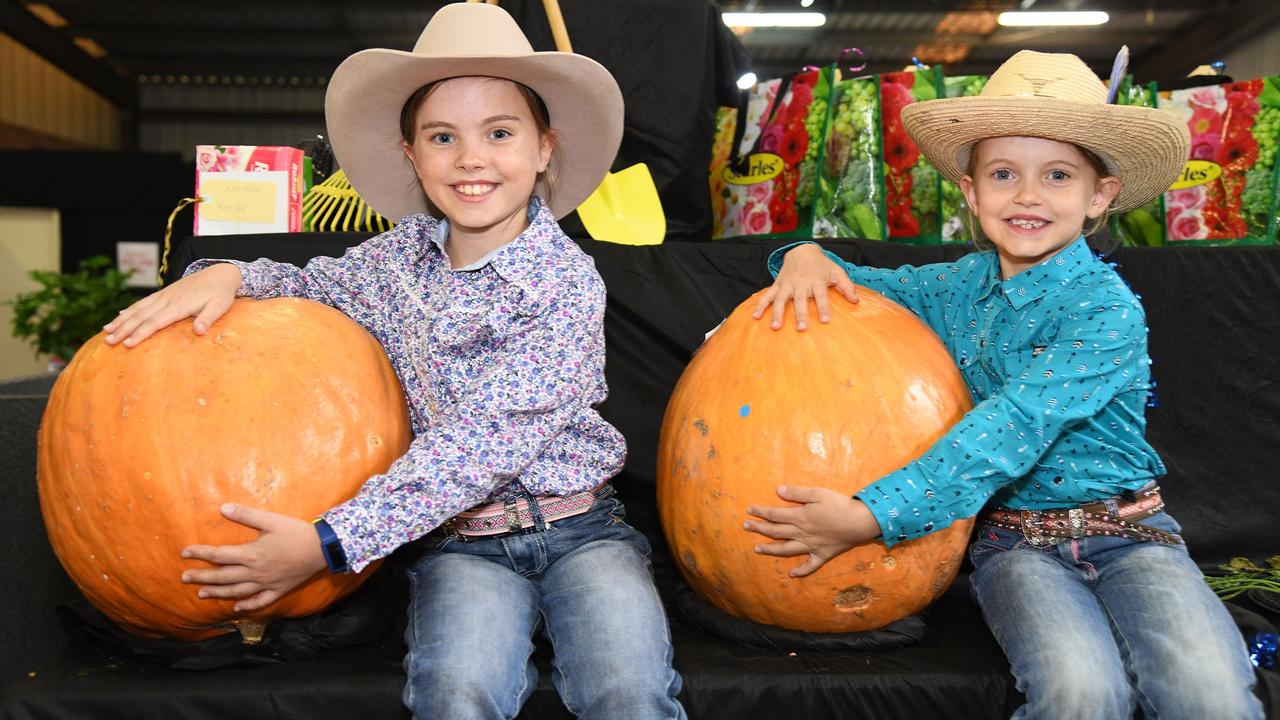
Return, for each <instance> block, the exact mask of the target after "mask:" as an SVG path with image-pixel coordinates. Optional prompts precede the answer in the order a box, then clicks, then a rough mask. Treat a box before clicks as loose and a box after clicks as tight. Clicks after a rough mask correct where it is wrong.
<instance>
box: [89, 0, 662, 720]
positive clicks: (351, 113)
mask: <svg viewBox="0 0 1280 720" xmlns="http://www.w3.org/2000/svg"><path fill="white" fill-rule="evenodd" d="M622 109H623V108H622V97H621V93H620V92H619V90H618V87H617V84H616V82H615V81H614V79H613V78H612V77H611V76H610V75H609V73H608V71H606V70H605V69H604V68H603V67H601V66H600V65H598V64H597V63H595V62H594V61H592V60H589V59H587V58H585V57H582V56H579V55H573V54H571V53H554V52H539V53H535V52H532V50H531V48H530V46H529V43H528V41H527V40H526V39H525V37H524V35H523V34H522V33H521V32H520V30H519V28H518V27H517V26H516V24H515V22H514V21H513V20H512V19H511V17H510V16H509V15H508V14H507V13H506V12H505V11H503V10H501V9H499V8H497V7H496V6H493V5H489V4H483V3H479V4H453V5H446V6H445V7H444V8H442V9H441V10H439V11H438V12H437V13H436V14H435V16H434V17H433V18H432V20H431V22H430V23H429V24H428V25H427V27H426V29H425V30H424V31H423V33H422V36H421V38H420V39H419V41H418V43H417V45H416V47H415V48H414V50H413V52H411V53H406V52H401V51H394V50H366V51H363V52H359V53H356V54H355V55H352V56H351V57H349V58H347V60H346V61H344V62H343V63H342V65H341V66H339V68H338V69H337V71H336V72H335V73H334V75H333V78H332V80H331V81H330V84H329V89H328V94H327V97H326V115H327V121H328V127H329V132H330V137H331V139H332V142H333V145H334V150H335V153H336V155H337V158H338V160H339V161H340V163H341V165H342V166H343V168H344V169H345V170H346V173H347V176H348V178H349V179H350V181H351V183H352V185H353V186H354V187H355V188H356V189H357V190H358V191H359V192H360V194H361V195H362V197H364V198H365V199H366V200H367V201H368V202H369V203H370V205H372V206H373V207H374V209H376V210H378V211H379V212H380V213H381V214H383V215H384V216H386V217H388V218H393V219H395V220H397V221H398V224H397V225H396V227H395V228H394V229H393V230H391V231H389V232H386V233H383V234H382V235H379V236H377V237H375V238H373V239H371V240H369V241H367V242H365V243H363V244H362V245H360V246H358V247H355V248H352V249H351V250H349V251H348V252H347V253H346V254H345V255H343V256H342V257H341V258H336V259H335V258H323V257H322V258H316V259H314V260H312V261H311V262H309V263H308V264H307V265H306V267H303V268H298V267H294V266H291V265H286V264H282V263H276V262H272V261H269V260H258V261H256V262H252V263H238V262H221V261H200V262H198V263H195V264H193V265H192V266H191V267H190V268H188V272H187V275H186V277H184V278H183V279H182V280H181V281H179V282H177V283H175V284H173V285H172V286H171V287H168V288H165V289H164V290H161V291H160V292H157V293H155V294H154V295H152V296H150V297H148V298H145V299H143V300H141V301H139V302H138V303H136V304H135V305H134V306H133V307H131V308H129V309H128V310H126V311H124V312H123V313H122V314H121V315H120V316H119V317H118V318H117V319H116V320H114V321H113V322H112V323H110V324H109V325H107V326H106V330H107V332H108V333H109V336H108V338H107V340H108V342H109V343H113V344H114V343H122V344H123V345H125V346H126V347H134V346H137V345H138V343H140V342H142V341H144V340H145V339H146V338H147V337H148V336H149V335H151V334H152V333H153V332H155V331H156V330H158V329H160V328H162V327H164V326H166V325H169V324H171V323H173V322H177V321H179V320H183V319H185V318H189V317H194V322H193V327H194V331H195V332H196V333H205V332H208V331H209V329H210V327H211V326H212V325H213V324H214V323H215V322H216V321H217V319H218V317H220V316H221V315H222V314H223V312H225V311H226V309H227V308H228V307H229V306H230V304H231V302H232V300H233V299H234V298H235V297H236V296H237V295H239V296H248V297H253V298H266V297H276V296H293V297H304V298H310V299H312V300H317V301H320V302H323V303H326V304H329V305H332V306H333V307H335V308H337V309H339V310H341V311H342V312H344V313H346V314H347V315H348V316H350V317H351V318H352V319H354V320H355V321H357V322H359V323H360V324H361V325H363V326H364V327H365V328H367V329H368V330H369V332H371V333H372V334H373V335H374V336H375V337H376V338H377V339H378V340H379V341H380V342H381V343H382V345H383V347H384V348H385V349H386V352H387V355H388V357H389V358H390V359H391V362H392V364H393V366H394V367H395V369H396V373H397V375H398V376H399V378H400V381H401V383H402V385H403V387H404V390H405V394H406V396H407V397H408V399H409V405H410V410H411V418H412V422H413V429H414V433H415V437H414V440H413V442H412V444H411V447H410V449H409V451H408V452H407V453H406V454H405V455H404V456H403V457H401V458H400V459H399V460H397V461H396V462H395V463H393V464H392V466H391V467H390V468H389V469H388V470H387V472H386V473H384V474H382V475H377V476H374V477H371V478H369V479H368V481H367V482H365V484H364V486H363V488H362V489H361V490H360V492H359V493H358V494H357V495H356V496H355V497H354V498H352V499H351V500H349V501H347V502H345V503H343V504H341V505H338V506H337V507H334V508H331V509H330V510H328V511H326V512H325V513H323V515H322V517H321V518H318V519H316V520H315V521H314V522H312V521H310V519H306V518H295V517H288V516H284V515H279V514H275V513H271V512H267V511H265V510H262V509H258V508H253V507H248V506H243V505H227V506H224V507H223V508H222V512H223V514H224V515H226V517H227V518H229V519H230V520H233V521H235V522H239V523H242V524H245V525H248V526H250V527H253V528H256V529H258V530H259V531H260V533H259V536H258V538H257V539H256V540H255V541H253V542H251V543H248V544H246V545H241V546H222V547H211V546H205V545H192V546H190V547H188V548H186V549H185V550H184V551H183V557H187V558H192V559H198V560H204V561H207V562H208V563H211V564H212V565H213V566H214V567H212V568H208V569H191V570H188V571H186V572H185V573H184V575H183V577H182V580H183V582H187V583H192V584H195V585H198V586H200V589H199V594H200V596H201V597H208V598H236V599H238V600H239V602H237V604H236V608H237V609H238V610H252V609H257V608H261V607H263V606H265V605H268V604H270V603H271V602H273V601H275V600H276V599H278V598H279V597H281V596H282V595H284V594H285V593H288V592H289V591H290V590H291V589H292V588H294V587H296V586H297V585H298V584H300V583H301V582H302V581H304V580H305V579H307V578H308V577H310V576H311V575H312V574H314V573H316V572H322V571H324V572H328V571H333V572H360V571H361V570H362V569H364V568H365V567H366V566H368V565H369V563H371V562H372V561H373V560H375V559H377V558H380V557H383V556H386V555H387V554H389V553H390V552H392V551H393V550H395V549H396V548H397V547H400V546H401V545H404V544H406V543H410V542H414V541H417V540H419V539H420V538H424V537H426V538H427V540H426V541H425V544H426V547H427V551H426V552H425V554H424V555H423V556H422V558H421V559H420V560H418V561H416V563H415V565H414V566H413V567H412V568H411V570H410V578H411V590H412V604H411V606H410V609H409V626H408V630H407V633H406V641H407V644H408V647H409V653H408V656H407V657H406V658H405V669H406V672H407V674H408V681H407V683H406V686H405V692H404V701H405V704H406V705H407V706H408V707H409V708H410V709H411V710H412V711H413V714H414V716H415V717H418V718H462V717H486V718H487V717H495V718H496V717H505V718H510V717H514V716H515V715H516V714H517V713H518V712H519V710H520V707H521V706H522V705H523V704H524V702H525V700H526V699H527V698H528V696H529V695H530V693H531V692H532V691H533V689H534V687H535V686H536V680H537V671H536V669H535V668H534V666H533V664H532V662H531V661H530V655H531V653H532V651H533V642H532V638H533V635H534V633H535V632H536V631H537V629H538V628H539V627H541V628H542V630H543V632H544V633H545V634H546V636H547V637H548V638H549V639H550V641H551V643H552V645H553V647H554V649H555V660H554V666H555V673H554V675H553V679H554V681H555V684H556V687H557V689H558V690H559V691H560V695H561V698H562V699H563V700H564V702H565V704H566V706H567V707H568V708H569V710H571V711H572V712H573V713H575V714H577V715H579V716H581V717H591V718H608V719H610V720H613V719H617V718H683V717H684V710H683V709H682V708H681V706H680V704H679V703H678V702H677V700H676V694H677V693H678V692H679V690H680V684H681V683H680V677H679V675H677V674H676V672H675V671H674V670H673V669H672V666H671V640H670V632H669V630H668V628H667V621H666V615H665V613H664V611H663V608H662V604H661V602H660V600H659V598H658V595H657V592H656V591H655V589H654V587H653V582H652V577H651V575H650V570H649V565H648V559H647V555H648V552H649V547H648V543H647V542H646V540H645V538H644V537H643V535H641V534H640V533H638V532H637V531H636V530H634V529H633V528H631V527H630V526H628V525H627V524H626V523H625V522H623V509H622V507H621V505H620V503H619V502H618V500H617V499H616V498H615V497H614V492H613V489H612V487H611V486H610V485H609V483H608V480H609V478H610V477H612V476H613V475H614V474H616V473H617V472H618V471H619V470H620V469H621V467H622V464H623V459H624V457H625V454H626V445H625V442H624V440H623V438H622V436H621V435H620V434H619V433H618V431H617V430H616V429H615V428H613V427H612V426H611V425H610V424H609V423H607V422H605V421H604V419H602V418H601V417H600V415H599V414H598V413H597V412H596V410H595V409H594V406H595V405H597V404H598V403H600V402H601V401H603V400H604V398H605V393H606V388H605V380H604V357H605V354H604V337H603V316H604V306H605V292H604V285H603V283H602V281H601V279H600V276H599V274H598V273H597V272H596V270H595V266H594V264H593V263H592V261H591V259H590V258H589V257H588V256H587V255H586V254H585V253H583V252H582V251H581V249H579V248H578V247H577V245H576V244H575V243H574V242H573V241H571V240H570V239H569V238H568V237H566V236H565V234H564V233H563V232H562V231H561V229H560V226H559V225H558V224H557V223H556V219H557V218H558V217H560V216H563V215H565V214H567V213H568V212H570V211H572V210H573V209H574V208H575V207H577V205H578V204H579V203H580V202H581V201H582V200H583V199H585V198H586V197H587V196H588V195H589V194H590V193H591V192H592V191H593V190H594V189H595V187H596V186H597V185H598V184H599V182H600V180H601V179H602V178H603V177H604V175H605V173H606V172H607V171H608V169H609V166H610V164H611V163H612V161H613V157H614V154H615V152H616V150H617V147H618V144H619V142H620V139H621V134H622ZM300 421H301V422H305V418H301V419H300ZM317 481H318V482H323V479H322V478H317ZM326 565H327V566H328V570H326Z"/></svg>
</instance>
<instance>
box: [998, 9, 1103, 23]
mask: <svg viewBox="0 0 1280 720" xmlns="http://www.w3.org/2000/svg"><path fill="white" fill-rule="evenodd" d="M1110 19H1111V16H1110V15H1107V14H1106V13H1104V12H1102V11H1101V10H1081V11H1077V12H1050V11H1041V12H1036V11H1030V12H1022V11H1012V12H1002V13H1000V17H998V18H997V19H996V22H998V23H1000V24H1001V25H1004V26H1005V27H1057V26H1065V25H1102V24H1103V23H1105V22H1107V21H1108V20H1110Z"/></svg>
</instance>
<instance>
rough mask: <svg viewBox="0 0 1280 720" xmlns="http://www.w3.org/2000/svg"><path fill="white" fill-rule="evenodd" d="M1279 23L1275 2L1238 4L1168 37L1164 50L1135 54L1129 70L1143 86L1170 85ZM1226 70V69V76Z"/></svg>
mask: <svg viewBox="0 0 1280 720" xmlns="http://www.w3.org/2000/svg"><path fill="white" fill-rule="evenodd" d="M1277 22H1280V2H1277V0H1238V1H1237V2H1234V3H1232V4H1231V5H1230V7H1229V9H1228V10H1226V11H1222V12H1215V13H1212V14H1210V15H1208V16H1206V17H1203V18H1200V19H1198V20H1196V21H1195V22H1191V23H1187V26H1186V28H1185V29H1184V30H1183V31H1182V32H1179V33H1176V34H1173V35H1171V36H1170V37H1169V39H1168V41H1167V42H1166V43H1165V44H1164V46H1163V47H1162V48H1160V49H1158V50H1155V51H1153V52H1148V53H1141V54H1137V55H1136V56H1135V57H1134V61H1133V63H1132V64H1131V65H1130V68H1131V70H1132V72H1133V74H1134V77H1137V78H1139V79H1141V80H1142V81H1143V82H1148V81H1151V80H1155V81H1156V82H1158V83H1162V84H1171V83H1173V82H1174V81H1176V80H1179V79H1181V78H1183V77H1185V76H1186V75H1187V73H1189V72H1191V71H1192V70H1194V69H1196V67H1197V66H1199V65H1202V64H1205V63H1206V62H1207V61H1208V60H1212V59H1216V58H1218V57H1220V56H1221V55H1223V54H1224V53H1225V52H1227V51H1229V50H1232V49H1234V48H1236V47H1237V46H1239V45H1242V44H1244V43H1246V42H1247V41H1248V40H1249V39H1251V38H1255V37H1260V36H1261V35H1262V34H1263V33H1265V32H1266V31H1267V30H1270V29H1271V28H1272V27H1273V26H1275V25H1276V23H1277ZM1229 71H1230V68H1228V72H1229Z"/></svg>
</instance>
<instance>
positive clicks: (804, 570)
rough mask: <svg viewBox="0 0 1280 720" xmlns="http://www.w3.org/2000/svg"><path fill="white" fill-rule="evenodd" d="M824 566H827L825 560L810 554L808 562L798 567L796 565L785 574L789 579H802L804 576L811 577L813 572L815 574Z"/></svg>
mask: <svg viewBox="0 0 1280 720" xmlns="http://www.w3.org/2000/svg"><path fill="white" fill-rule="evenodd" d="M826 564H827V561H826V559H825V558H821V557H818V556H817V555H814V554H812V553H810V554H809V559H808V560H806V561H804V562H803V563H801V564H800V565H797V566H795V567H793V568H791V571H790V572H789V573H787V574H788V575H790V576H791V577H804V576H805V575H812V574H813V573H814V572H817V570H818V568H820V567H822V566H823V565H826Z"/></svg>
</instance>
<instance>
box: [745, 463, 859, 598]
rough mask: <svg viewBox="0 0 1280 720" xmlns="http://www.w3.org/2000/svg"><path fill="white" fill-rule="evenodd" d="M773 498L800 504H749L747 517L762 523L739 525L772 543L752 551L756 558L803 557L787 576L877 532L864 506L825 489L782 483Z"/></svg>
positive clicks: (803, 571) (806, 569) (809, 568)
mask: <svg viewBox="0 0 1280 720" xmlns="http://www.w3.org/2000/svg"><path fill="white" fill-rule="evenodd" d="M778 497H780V498H782V499H783V500H788V501H791V502H794V503H800V504H799V505H798V506H796V505H792V506H788V507H768V506H760V505H752V506H750V507H748V508H747V514H749V515H754V516H756V517H758V518H761V519H762V520H763V522H762V521H761V520H748V521H747V522H745V523H743V524H742V527H743V528H744V529H746V530H750V531H751V532H755V533H760V534H761V535H764V536H766V537H771V538H773V539H774V540H777V541H778V542H772V543H768V544H765V545H757V546H756V548H755V550H756V552H758V553H760V554H761V555H775V556H778V557H793V556H796V555H806V554H807V555H808V556H809V557H808V559H806V560H805V562H804V563H803V564H801V565H798V566H796V567H794V568H791V572H790V575H791V577H804V576H805V575H809V574H811V573H813V572H814V571H816V570H817V569H818V568H820V567H822V566H823V565H824V564H826V562H827V561H828V560H830V559H831V558H833V557H835V556H837V555H839V554H840V553H842V552H844V551H846V550H848V549H850V548H852V547H854V546H855V545H860V544H862V543H864V542H867V541H869V540H871V539H873V538H875V537H876V536H877V535H879V534H880V526H879V524H878V523H876V519H875V516H874V515H872V514H871V511H870V510H868V509H867V506H866V505H863V504H862V502H861V501H859V500H855V499H853V498H852V497H849V496H848V495H841V494H840V493H838V492H836V491H834V490H827V489H825V488H810V487H794V488H793V487H787V486H785V485H784V486H782V487H779V488H778Z"/></svg>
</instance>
